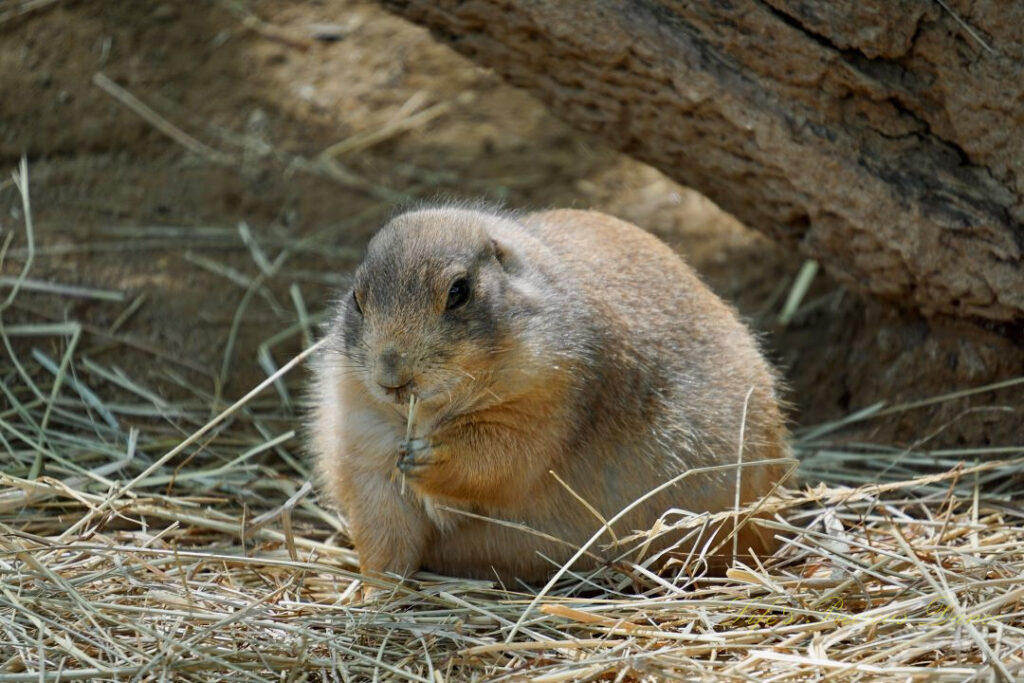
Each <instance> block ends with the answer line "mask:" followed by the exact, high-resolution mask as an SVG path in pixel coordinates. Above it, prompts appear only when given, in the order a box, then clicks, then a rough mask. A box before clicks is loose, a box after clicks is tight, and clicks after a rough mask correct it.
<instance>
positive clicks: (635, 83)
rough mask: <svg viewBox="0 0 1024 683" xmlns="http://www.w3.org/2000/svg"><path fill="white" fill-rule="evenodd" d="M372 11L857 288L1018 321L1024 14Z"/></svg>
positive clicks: (676, 6) (569, 6)
mask: <svg viewBox="0 0 1024 683" xmlns="http://www.w3.org/2000/svg"><path fill="white" fill-rule="evenodd" d="M382 2H383V4H384V5H385V6H386V7H388V8H389V9H391V10H393V11H395V12H397V13H398V14H400V15H402V16H404V17H406V18H408V19H411V20H413V21H415V22H417V23H420V24H423V25H425V26H427V27H429V28H430V29H431V30H432V31H433V32H434V33H435V35H437V36H438V37H440V38H441V39H443V40H444V41H446V42H448V43H449V44H451V45H452V46H453V47H455V49H457V50H458V51H460V52H462V53H465V54H467V55H469V56H470V57H472V58H473V59H474V60H476V61H477V62H479V63H481V64H483V65H485V66H488V67H492V68H494V69H495V70H496V71H498V72H499V73H500V74H502V75H503V76H504V77H505V78H507V79H508V80H509V81H511V82H512V83H514V84H517V85H520V86H523V87H525V88H528V89H529V90H530V91H531V92H533V93H534V94H535V95H537V96H538V97H540V98H541V99H542V100H543V101H544V102H545V103H547V105H548V106H549V107H551V109H552V110H553V111H555V112H556V113H557V114H558V115H559V116H561V117H562V118H564V119H565V120H567V121H569V122H571V123H573V124H574V125H576V126H578V127H580V128H582V129H585V130H587V131H591V132H594V133H597V134H598V135H600V136H601V137H602V138H604V139H605V140H607V141H609V142H610V143H611V144H612V145H614V146H616V147H618V148H619V149H621V150H623V151H625V152H627V153H629V154H631V155H633V156H635V157H637V158H639V159H642V160H643V161H646V162H648V163H650V164H652V165H654V166H656V167H658V168H660V169H661V170H663V171H664V172H666V173H667V174H669V175H670V176H672V177H673V178H675V179H677V180H679V181H681V182H683V183H685V184H687V185H689V186H691V187H694V188H696V189H698V190H700V191H701V192H703V193H704V194H706V195H707V196H708V197H710V198H711V199H713V200H714V201H715V202H717V203H718V204H719V205H720V206H722V207H723V208H724V209H726V210H727V211H729V212H731V213H733V214H734V215H736V216H737V217H738V218H740V219H741V220H742V221H743V222H745V223H746V224H747V225H749V226H751V227H753V228H757V229H759V230H761V231H763V232H766V233H767V234H769V235H771V236H773V237H775V238H776V239H779V240H781V241H783V242H784V243H788V244H791V245H798V246H799V248H800V250H801V251H802V252H803V253H804V254H805V255H807V256H810V257H813V258H816V259H818V260H820V261H821V262H822V263H823V264H824V265H825V266H826V267H827V268H828V269H829V270H830V271H831V273H832V274H834V275H835V276H837V277H838V278H840V279H841V280H842V281H844V282H846V283H847V284H849V285H851V286H854V287H856V288H858V289H861V290H863V291H868V292H871V293H873V294H875V295H878V296H880V297H882V298H885V299H887V300H890V301H895V302H898V303H901V304H903V305H905V306H908V307H912V308H916V309H917V310H919V311H921V312H923V313H924V314H925V315H935V314H948V315H953V316H958V317H965V318H970V319H974V320H976V321H979V322H980V321H986V320H987V321H999V322H1001V323H1010V324H1011V325H1012V326H1013V327H1017V326H1018V325H1019V324H1020V323H1021V322H1022V321H1024V268H1022V267H1021V265H1022V264H1021V261H1022V259H1021V252H1022V248H1024V2H1017V1H1013V2H1007V1H1006V0H990V1H986V0H974V1H971V0H943V2H942V3H939V2H926V1H923V0H857V1H853V0H834V1H833V2H827V3H826V2H810V1H807V0H765V1H758V0H753V1H748V2H726V1H718V2H712V1H705V2H682V1H673V0H632V1H630V2H621V1H620V0H559V1H558V2H549V1H542V0H382Z"/></svg>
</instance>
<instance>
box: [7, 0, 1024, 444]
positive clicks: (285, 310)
mask: <svg viewBox="0 0 1024 683" xmlns="http://www.w3.org/2000/svg"><path fill="white" fill-rule="evenodd" d="M14 4H15V3H6V4H2V5H0V9H2V8H3V7H6V6H8V5H14ZM97 73H102V74H105V75H106V76H107V77H109V79H111V80H112V81H113V82H114V83H116V84H117V85H118V86H120V87H122V88H124V89H125V90H126V91H127V92H128V93H130V94H131V95H132V96H134V97H135V98H138V100H139V101H141V102H142V103H144V104H145V105H147V106H148V107H149V108H150V109H152V110H153V111H155V112H157V113H158V114H159V116H160V117H161V118H162V119H164V120H166V121H169V122H170V123H171V124H173V125H174V126H175V127H177V128H178V129H180V130H182V131H184V132H185V133H187V134H188V135H189V136H191V137H192V138H194V139H195V140H198V141H200V142H201V143H202V147H197V148H195V149H193V150H189V149H186V147H185V146H184V145H183V144H182V143H181V141H180V140H179V141H176V140H172V139H171V138H170V137H168V136H167V135H165V134H163V133H161V132H160V130H158V129H157V127H156V126H155V125H154V124H153V123H152V122H151V121H147V120H145V119H144V118H142V117H141V116H140V115H139V114H138V113H136V112H134V111H132V110H131V109H130V108H129V107H128V106H126V105H125V103H123V102H121V101H118V100H117V99H115V98H114V97H113V96H112V95H111V94H110V93H109V92H108V91H107V90H104V89H103V88H101V87H99V86H98V85H97V84H96V83H95V75H96V74H97ZM0 93H3V96H2V97H0V165H2V166H3V167H4V168H7V169H13V168H14V167H15V166H16V165H17V162H18V159H19V158H20V157H21V156H22V155H23V154H25V155H27V157H28V159H29V163H30V170H31V178H32V199H33V207H32V208H33V212H34V216H35V224H36V237H37V243H38V244H37V246H38V247H39V249H40V253H39V254H38V255H37V257H36V260H35V263H34V265H33V268H32V271H31V277H32V278H34V279H37V280H52V281H55V282H60V283H64V284H73V285H81V286H89V287H99V288H109V289H116V290H120V291H123V292H125V293H126V295H127V298H126V300H125V301H123V302H120V303H110V302H103V301H96V300H90V299H84V298H68V297H59V298H58V297H53V296H47V295H42V294H34V295H33V294H31V293H24V292H23V293H22V294H21V295H19V297H18V299H17V301H16V302H15V308H14V310H13V311H10V312H7V313H5V316H6V317H7V318H8V319H14V318H18V319H20V320H31V321H39V320H43V319H56V320H62V319H75V320H82V321H87V322H88V323H90V324H91V325H93V326H95V327H97V328H102V329H106V328H108V327H109V326H110V325H111V324H112V323H114V321H115V320H116V319H117V318H118V316H119V315H121V314H122V313H123V312H124V311H125V310H126V308H127V307H128V305H129V302H131V301H133V300H135V299H136V297H138V296H139V295H145V299H144V300H143V303H142V305H141V306H140V307H139V308H138V310H137V311H136V312H135V313H134V314H133V315H132V316H131V317H129V318H128V319H127V321H126V322H125V323H124V325H123V327H122V328H121V329H120V331H119V334H127V335H129V336H130V337H131V338H132V339H133V340H136V341H138V342H141V343H143V344H145V345H147V348H153V347H155V348H156V349H160V350H162V351H163V352H165V353H167V354H169V355H171V356H172V357H174V358H176V359H178V360H179V361H181V362H180V363H179V365H181V366H182V367H181V372H182V373H183V375H182V376H183V377H187V378H188V382H190V383H192V384H193V385H194V386H196V387H199V388H201V390H202V391H203V392H207V393H209V394H216V393H217V389H216V386H215V378H216V377H217V375H218V374H219V373H220V368H221V366H222V362H223V355H224V350H225V348H226V342H227V338H228V335H229V330H230V327H231V322H232V319H233V317H234V316H235V315H236V311H238V310H239V306H240V304H242V302H243V299H244V298H246V297H245V291H246V288H245V285H244V282H243V284H242V285H239V284H237V283H236V282H233V281H232V280H231V279H230V278H229V277H226V276H225V275H224V274H223V269H224V268H230V269H233V270H234V271H237V272H238V273H240V274H242V275H243V276H244V277H245V278H254V277H257V276H258V275H259V273H260V269H259V267H258V264H257V262H256V260H255V259H254V256H253V252H251V251H250V249H249V248H247V247H246V246H245V245H244V244H243V242H242V240H241V238H240V237H239V234H238V232H237V231H235V227H236V226H237V225H238V224H239V223H240V222H244V223H245V224H246V225H248V226H249V228H250V229H251V231H252V233H253V235H255V237H256V240H257V242H259V243H260V244H261V246H262V248H263V251H264V252H265V253H266V254H267V256H268V258H269V259H270V260H273V259H274V258H275V257H276V256H277V254H278V253H280V251H281V249H282V247H283V246H285V245H289V244H291V245H293V246H294V245H296V244H301V243H300V240H302V239H303V238H306V237H310V236H316V238H317V242H316V245H317V246H316V247H315V248H312V249H304V250H297V251H295V252H294V253H293V254H292V255H291V256H290V257H289V258H288V259H287V261H285V262H284V265H283V266H282V268H281V270H279V271H278V272H277V273H275V274H274V275H273V276H266V277H265V280H264V282H263V283H262V287H261V288H260V290H259V292H258V295H256V296H252V297H251V300H250V301H248V303H247V305H246V307H245V308H244V310H243V312H244V316H243V317H242V318H241V324H240V327H239V337H238V344H237V345H236V347H235V353H234V354H233V358H232V359H231V364H230V366H229V369H230V372H229V373H228V377H229V381H228V383H227V385H226V387H224V388H223V390H222V392H221V395H222V396H224V397H234V396H238V395H240V394H241V393H242V392H244V390H246V389H247V388H249V387H250V386H252V385H253V384H254V383H255V382H257V381H259V380H261V379H263V377H264V376H265V375H264V372H263V370H262V369H261V368H260V367H259V365H258V363H257V362H256V351H257V347H258V345H259V344H260V343H261V342H262V341H263V340H265V339H267V338H268V337H269V336H270V335H272V334H273V333H274V332H276V331H278V330H280V329H283V328H284V327H286V326H288V325H289V324H291V323H292V322H293V321H294V319H295V306H294V305H293V300H292V298H291V295H290V293H289V287H290V286H291V285H293V284H295V285H297V287H298V290H299V291H300V292H301V295H302V299H303V300H304V302H305V304H306V306H307V307H308V309H309V310H310V311H311V312H315V311H318V310H321V309H322V308H323V307H324V306H325V305H326V303H327V302H328V300H329V297H330V295H331V293H332V291H334V290H336V289H337V288H338V286H339V285H341V284H343V283H344V281H345V276H346V274H347V273H348V272H349V271H350V269H351V268H352V266H353V265H354V263H355V262H356V260H357V259H358V253H359V249H360V248H361V246H362V245H363V244H364V243H365V241H366V239H367V237H368V235H370V234H371V233H372V231H373V230H374V229H375V228H376V227H377V226H378V225H379V224H380V222H381V220H382V218H383V217H384V216H386V215H387V214H388V213H389V212H390V211H392V210H393V207H394V204H395V203H396V202H401V201H404V200H406V199H408V198H416V197H432V196H436V195H453V196H458V197H484V198H488V199H492V200H497V201H503V202H505V203H506V204H507V205H509V206H511V207H516V208H533V207H546V206H574V207H587V208H595V209H599V210H604V211H608V212H610V213H614V214H616V215H619V216H622V217H624V218H626V219H628V220H631V221H633V222H635V223H637V224H639V225H641V226H644V227H646V228H648V229H650V230H652V231H654V232H655V233H657V234H658V235H660V236H662V237H663V238H664V239H666V240H667V241H669V242H670V243H672V244H673V245H674V246H675V247H676V248H678V249H679V251H680V252H681V253H683V254H685V255H686V257H687V258H688V259H689V260H690V261H691V262H692V263H693V264H694V265H695V266H696V267H697V268H698V269H699V270H700V271H701V272H702V273H703V275H704V277H705V278H706V279H707V281H708V282H709V283H710V284H711V286H712V287H714V288H715V289H716V290H717V291H718V292H720V293H721V294H722V295H723V296H725V297H726V298H728V299H730V300H732V301H734V302H735V303H736V305H737V306H738V307H739V308H740V310H741V311H742V312H743V313H744V314H745V315H746V316H748V317H749V318H750V319H751V320H752V321H753V322H754V324H755V325H756V326H757V327H759V328H760V329H762V330H763V331H764V333H765V341H766V344H767V346H768V347H769V348H770V349H771V351H772V353H773V355H774V356H775V357H776V359H777V360H778V362H779V363H780V365H781V366H782V367H783V368H784V371H785V373H786V375H787V378H788V381H789V383H790V386H791V388H792V390H791V400H792V402H793V404H794V415H795V419H796V421H797V422H799V423H802V424H813V423H816V422H819V421H822V420H829V419H834V418H837V417H840V416H842V415H845V414H847V413H848V412H850V411H852V410H855V409H857V408H860V407H863V406H866V405H870V404H872V403H874V402H876V401H882V400H884V401H886V402H888V403H899V402H902V401H912V400H917V399H924V398H929V397H932V396H936V395H939V394H942V393H945V392H949V391H954V390H957V389H963V388H970V387H977V386H981V385H984V384H987V383H990V382H994V381H997V380H1000V379H1004V378H1008V377H1014V376H1019V375H1021V374H1024V352H1022V350H1021V347H1020V346H1019V345H1018V343H1015V342H1014V341H1013V340H1011V339H1008V338H1006V337H1005V336H1001V335H1000V334H999V333H998V331H987V330H983V329H980V328H978V327H975V326H972V325H968V324H965V323H958V322H945V321H939V320H932V321H927V320H924V319H921V318H918V317H914V316H912V315H909V314H904V313H901V312H898V311H894V310H891V309H887V308H885V307H882V306H881V305H879V304H877V303H875V302H873V301H866V300H863V299H861V298H859V297H857V296H855V295H853V294H851V293H849V292H845V291H844V290H842V289H841V288H839V287H838V286H837V285H835V284H834V283H832V282H831V281H830V280H829V279H828V278H827V277H825V276H819V277H818V278H817V280H816V281H815V284H814V286H813V287H812V289H811V291H810V293H809V294H808V297H807V298H806V299H805V304H804V306H803V307H802V309H801V311H800V312H798V314H797V315H796V317H795V318H794V319H793V321H792V322H791V323H790V324H789V325H788V326H786V327H785V328H781V327H779V326H778V325H777V324H776V323H775V320H776V316H777V314H778V311H779V309H780V307H781V304H782V300H784V298H785V294H786V292H787V291H788V288H789V285H790V284H791V283H792V280H793V277H794V276H795V273H796V271H797V270H798V269H799V267H800V263H799V261H798V257H797V256H796V255H795V254H793V253H788V252H783V251H782V250H780V249H778V248H776V247H775V246H774V245H773V244H771V243H770V242H768V241H767V240H766V239H764V238H762V237H760V236H758V235H757V234H755V233H753V232H751V231H749V230H747V229H746V228H744V227H743V226H741V225H740V224H738V223H737V222H736V221H735V220H733V219H732V218H731V217H729V216H727V215H725V214H723V213H722V212H721V211H719V210H718V209H717V208H716V207H715V206H714V205H713V204H711V203H710V202H709V201H708V200H706V199H704V198H703V197H701V196H699V195H697V194H695V193H693V192H692V191H689V190H687V189H685V188H682V187H680V186H678V185H676V184H674V183H672V182H670V181H668V180H667V179H666V178H664V177H663V176H662V175H660V174H659V173H657V172H656V171H654V170H652V169H651V168H649V167H646V166H644V165H642V164H639V163H637V162H634V161H632V160H630V159H628V158H626V157H623V156H621V155H618V154H616V153H613V152H611V151H609V150H608V149H607V148H605V147H604V146H602V144H601V142H600V140H596V139H593V138H589V137H587V136H585V135H583V134H580V133H578V132H576V131H574V130H571V129H569V128H568V127H567V126H566V125H564V124H562V123H561V122H559V121H558V120H556V119H554V118H553V117H552V116H551V115H550V114H548V113H547V112H546V111H545V110H544V109H543V107H541V106H540V105H539V104H538V103H537V102H536V101H534V100H532V99H531V98H530V97H528V96H527V95H525V94H523V93H522V92H519V91H517V90H515V89H513V88H511V87H509V86H507V85H505V84H503V83H502V82H501V80H500V79H499V78H497V77H496V76H495V75H494V74H493V73H491V72H489V71H486V70H482V69H479V68H477V67H475V66H474V65H472V64H471V63H470V62H468V61H467V60H465V59H463V58H461V57H459V56H457V55H456V54H454V53H453V52H451V51H450V50H449V49H447V48H445V47H443V46H441V45H439V44H437V43H435V42H434V41H433V40H432V39H431V38H430V36H429V35H428V34H427V33H426V32H425V31H423V30H421V29H418V28H415V27H413V26H411V25H409V24H407V23H405V22H403V21H401V20H399V19H397V18H394V17H391V16H389V15H387V14H386V13H385V12H383V11H382V10H381V9H380V8H378V7H377V6H376V5H374V4H372V3H366V2H358V1H356V0H321V1H320V2H314V1H311V2H306V3H291V2H284V1H283V0H261V1H256V0H253V1H251V2H230V1H228V0H225V1H224V2H220V3H190V2H184V1H183V0H181V1H168V2H156V1H143V0H136V1H135V2H130V3H113V2H102V1H100V0H89V1H86V0H82V1H78V2H73V1H71V0H66V1H65V2H56V3H54V4H51V5H47V6H44V7H43V8H42V9H39V10H36V11H32V12H28V13H26V14H24V15H22V16H12V15H4V14H3V12H0ZM438 105H441V109H440V110H434V113H435V114H436V116H433V117H426V116H423V117H422V118H424V119H429V120H415V119H414V120H413V122H414V125H411V127H410V128H409V129H408V130H404V129H400V130H397V131H393V132H392V133H391V134H390V135H386V136H382V138H381V139H380V140H378V141H376V142H372V144H365V145H363V146H361V147H359V148H358V149H356V150H355V151H354V152H350V153H347V154H343V155H342V156H339V157H337V161H338V162H339V164H340V165H341V174H340V175H339V174H338V173H337V172H335V173H334V174H332V172H331V171H329V170H324V167H323V166H322V165H319V164H317V163H316V160H317V158H318V155H319V154H320V153H321V152H322V151H323V150H325V149H326V148H328V147H330V146H331V145H333V144H335V143H338V142H340V141H343V140H346V139H350V138H351V137H352V136H358V135H360V134H362V133H366V132H375V131H377V132H379V131H386V130H387V129H388V127H389V126H391V125H392V124H394V123H396V122H398V123H401V122H407V121H408V120H409V117H410V116H417V115H419V113H420V112H424V111H428V110H430V108H431V107H435V106H438ZM4 177H6V173H5V174H4ZM0 182H2V181H0ZM0 187H2V189H0V225H2V228H3V233H4V237H6V235H7V234H8V233H10V232H12V231H13V232H15V233H16V237H15V238H14V241H13V242H12V243H11V245H10V248H11V251H10V252H9V253H8V255H7V258H6V260H5V262H4V265H3V270H4V274H7V275H9V274H11V273H14V272H17V271H18V269H19V268H20V266H21V262H22V260H23V258H24V256H23V251H19V250H22V249H23V248H24V237H23V234H22V223H21V220H20V213H19V211H20V208H19V207H20V199H19V197H18V195H17V193H16V191H15V190H14V188H13V186H11V185H10V184H7V185H6V186H0ZM210 227H214V228H217V229H219V230H220V232H216V233H214V232H210V231H207V228H210ZM323 245H326V246H323ZM211 261H212V262H213V264H214V265H213V266H212V268H213V270H217V269H218V268H219V269H220V270H221V271H222V273H221V274H218V273H216V272H213V270H211V266H210V265H209V264H210V262H211ZM203 264H206V265H205V266H204V265H203ZM236 279H238V278H236ZM5 291H6V290H5ZM297 341H298V340H297V338H293V339H292V343H291V345H283V346H281V347H280V348H276V349H274V353H275V357H276V358H277V361H278V362H279V363H280V362H282V361H283V360H284V359H286V358H287V357H288V355H289V354H290V353H291V352H293V351H295V350H296V349H297ZM88 342H89V344H91V345H92V346H93V353H94V354H95V355H96V357H99V358H104V356H103V354H104V353H107V357H106V358H105V360H107V361H108V362H116V364H118V365H119V366H120V367H122V368H123V369H125V371H126V372H127V373H128V374H129V375H130V376H133V377H140V378H144V379H145V380H146V381H147V382H148V383H149V384H150V385H151V386H153V387H156V388H157V389H158V390H160V391H163V392H167V393H174V392H180V391H181V390H182V389H181V386H180V383H179V382H178V381H175V380H174V378H171V377H169V376H168V375H167V373H166V372H165V371H163V370H158V369H157V367H158V366H157V365H155V364H154V363H153V358H154V356H153V355H152V353H151V352H150V351H144V350H139V351H137V352H128V353H126V352H125V351H124V350H123V347H122V346H117V347H116V353H117V354H119V355H118V356H117V357H114V358H111V357H109V356H110V355H112V352H111V347H110V345H107V346H104V344H103V338H102V337H99V336H91V337H89V338H88ZM22 343H23V344H25V346H24V348H25V349H27V348H28V346H27V344H30V343H32V342H22ZM55 352H56V353H59V350H55ZM5 362H6V361H5ZM159 367H161V368H162V366H159ZM4 372H5V374H6V369H4ZM297 379H301V378H297ZM1019 389H1020V387H1019V386H1018V387H1016V389H1008V390H1004V391H1002V392H994V393H986V394H982V395H979V396H975V397H973V398H970V399H961V400H957V401H952V402H947V403H943V404H940V405H932V406H928V407H924V408H919V409H915V410H912V411H909V412H906V413H902V414H900V415H897V416H895V417H892V418H888V419H880V420H876V421H874V422H871V423H868V429H862V430H860V432H859V433H858V434H857V438H860V439H864V438H870V439H874V440H881V441H885V442H889V443H901V444H913V443H919V442H927V443H928V444H929V445H938V444H971V445H987V444H992V445H1020V444H1021V442H1022V441H1024V438H1022V437H1024V432H1022V428H1021V427H1020V425H1021V424H1022V420H1021V417H1022V415H1021V413H1022V405H1021V404H1022V402H1021V401H1020V395H1021V392H1020V390H1019Z"/></svg>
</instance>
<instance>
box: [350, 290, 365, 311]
mask: <svg viewBox="0 0 1024 683" xmlns="http://www.w3.org/2000/svg"><path fill="white" fill-rule="evenodd" d="M352 303H353V304H355V307H356V313H358V314H359V315H362V314H363V307H362V306H360V305H359V296H358V295H357V294H356V292H355V290H352Z"/></svg>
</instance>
